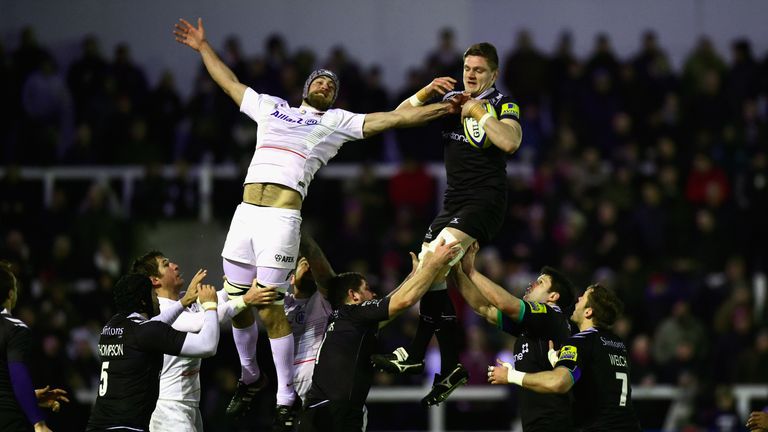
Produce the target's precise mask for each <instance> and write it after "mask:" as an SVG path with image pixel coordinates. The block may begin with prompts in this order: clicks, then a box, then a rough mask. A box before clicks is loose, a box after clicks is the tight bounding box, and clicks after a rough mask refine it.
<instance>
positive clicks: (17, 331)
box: [7, 324, 32, 363]
mask: <svg viewBox="0 0 768 432" xmlns="http://www.w3.org/2000/svg"><path fill="white" fill-rule="evenodd" d="M31 350H32V333H31V332H30V331H29V328H28V327H27V326H26V325H24V324H18V325H16V326H14V327H13V332H12V333H11V336H10V338H9V339H8V353H7V359H8V362H9V363H10V362H20V363H28V362H29V360H30V352H31Z"/></svg>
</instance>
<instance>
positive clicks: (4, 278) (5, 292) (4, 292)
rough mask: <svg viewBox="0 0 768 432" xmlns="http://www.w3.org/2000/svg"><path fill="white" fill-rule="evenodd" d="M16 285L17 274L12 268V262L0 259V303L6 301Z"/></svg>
mask: <svg viewBox="0 0 768 432" xmlns="http://www.w3.org/2000/svg"><path fill="white" fill-rule="evenodd" d="M15 286H16V276H15V275H14V274H13V271H12V270H11V263H9V262H8V261H0V303H5V301H6V300H8V297H9V295H10V293H11V290H12V289H13V287H15Z"/></svg>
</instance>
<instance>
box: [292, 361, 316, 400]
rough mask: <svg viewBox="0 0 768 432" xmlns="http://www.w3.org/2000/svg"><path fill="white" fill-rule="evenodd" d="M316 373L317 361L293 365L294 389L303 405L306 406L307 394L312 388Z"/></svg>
mask: <svg viewBox="0 0 768 432" xmlns="http://www.w3.org/2000/svg"><path fill="white" fill-rule="evenodd" d="M314 371H315V359H311V360H307V361H303V362H301V363H298V364H296V363H294V364H293V389H294V390H295V391H296V394H298V395H299V397H300V398H301V403H302V404H304V405H306V403H307V393H309V388H310V387H312V374H313V373H314Z"/></svg>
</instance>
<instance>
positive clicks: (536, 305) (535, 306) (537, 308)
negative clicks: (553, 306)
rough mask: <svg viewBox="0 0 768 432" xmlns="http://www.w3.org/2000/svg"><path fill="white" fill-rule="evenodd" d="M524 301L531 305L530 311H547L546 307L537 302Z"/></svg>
mask: <svg viewBox="0 0 768 432" xmlns="http://www.w3.org/2000/svg"><path fill="white" fill-rule="evenodd" d="M526 303H528V306H530V307H531V313H547V307H546V306H544V305H543V304H541V303H539V302H535V301H529V302H526Z"/></svg>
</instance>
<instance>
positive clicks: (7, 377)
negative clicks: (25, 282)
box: [0, 261, 69, 432]
mask: <svg viewBox="0 0 768 432" xmlns="http://www.w3.org/2000/svg"><path fill="white" fill-rule="evenodd" d="M18 298H19V286H18V281H17V279H16V276H15V275H14V274H13V272H12V271H11V267H10V265H9V264H8V263H6V262H5V261H0V431H3V432H28V431H32V430H34V431H35V432H47V431H50V430H51V429H49V428H48V426H47V424H46V422H45V414H43V412H42V410H40V408H41V407H42V408H50V409H51V410H53V411H58V410H59V407H60V402H69V400H68V399H67V397H66V392H65V391H64V390H61V389H53V390H51V389H50V388H48V387H46V388H44V389H40V390H35V388H34V387H33V386H32V378H31V376H30V373H29V368H28V366H27V365H28V364H29V362H30V355H31V354H30V351H31V348H32V334H31V332H30V330H29V327H27V325H26V324H24V322H23V321H21V320H20V319H16V318H14V317H13V316H11V310H13V308H14V307H15V306H16V300H17V299H18Z"/></svg>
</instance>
